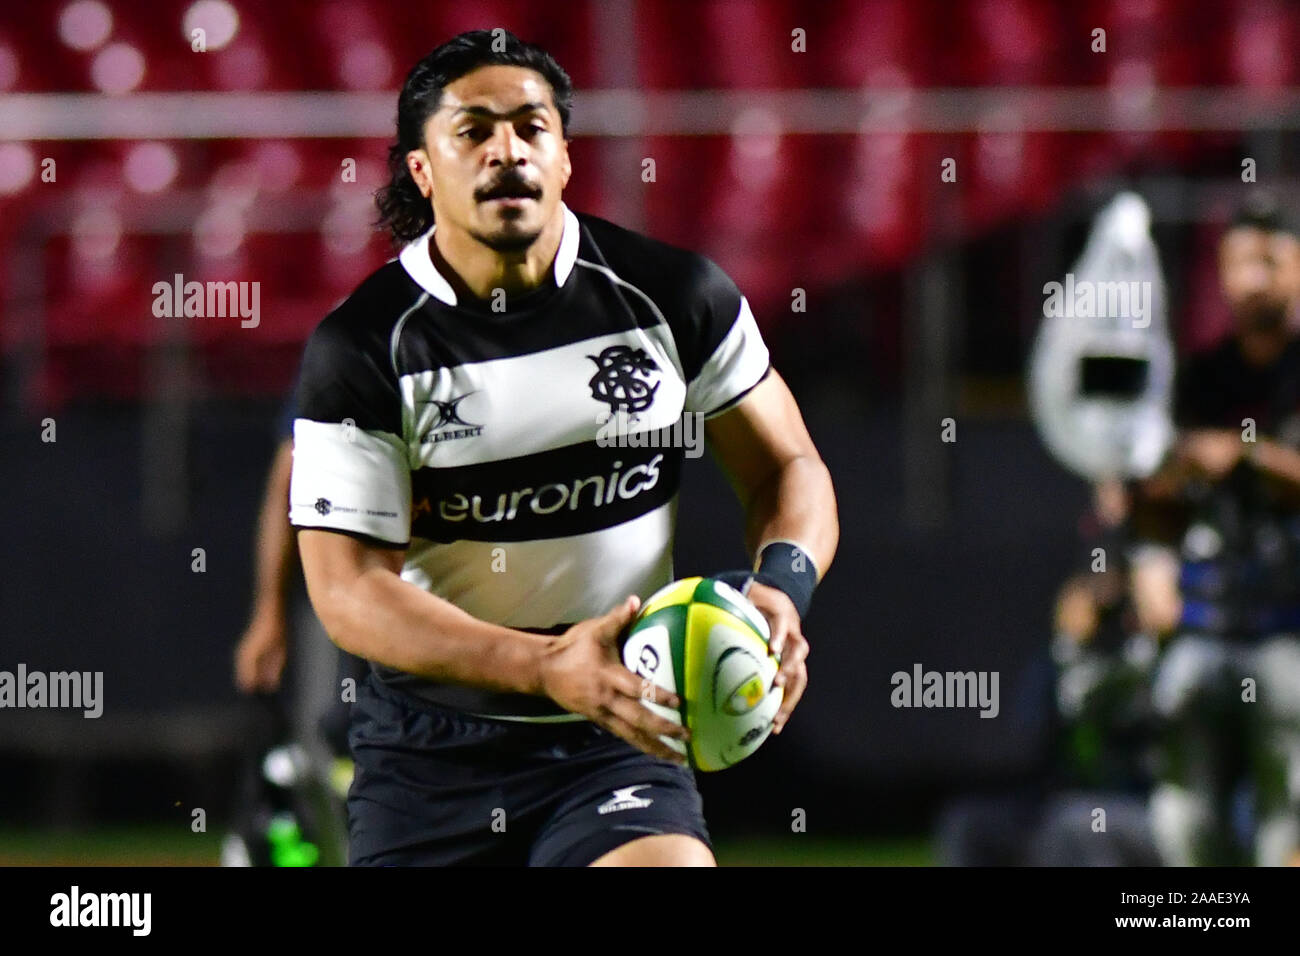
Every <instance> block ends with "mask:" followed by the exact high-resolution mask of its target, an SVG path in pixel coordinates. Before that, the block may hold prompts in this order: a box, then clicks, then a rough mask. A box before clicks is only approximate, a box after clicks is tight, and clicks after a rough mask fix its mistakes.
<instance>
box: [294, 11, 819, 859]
mask: <svg viewBox="0 0 1300 956" xmlns="http://www.w3.org/2000/svg"><path fill="white" fill-rule="evenodd" d="M571 99H572V87H571V83H570V81H569V78H568V76H567V75H566V74H565V72H564V71H563V70H562V69H561V68H560V66H559V65H558V64H557V63H556V62H555V61H554V59H553V58H552V57H551V56H550V55H549V54H547V53H546V52H545V51H543V50H542V49H540V48H538V47H536V46H533V45H531V44H527V43H524V42H521V41H520V40H519V39H517V38H516V37H514V36H513V35H510V34H508V33H506V32H505V31H501V30H497V31H493V32H487V31H475V32H471V33H466V34H462V35H460V36H457V37H455V38H454V39H452V40H450V41H449V42H447V43H446V44H444V45H443V46H441V47H439V48H438V49H436V50H434V51H433V52H432V53H430V54H429V55H428V56H427V57H425V58H424V59H423V60H421V61H420V62H419V63H418V64H416V66H415V67H414V68H413V69H412V71H411V72H410V74H409V75H408V77H407V79H406V82H405V84H404V86H403V89H402V91H401V94H400V98H399V101H398V115H397V142H396V144H395V145H394V146H393V147H392V148H391V149H390V154H389V166H390V171H391V173H392V181H391V183H390V184H389V185H388V186H387V187H386V188H385V189H384V190H381V192H380V194H379V196H378V205H379V209H380V212H381V216H382V221H383V222H384V223H385V224H386V226H387V227H388V229H389V230H390V231H391V233H392V235H393V237H394V239H395V240H397V241H399V242H404V243H405V246H404V247H403V248H402V250H401V252H400V254H399V255H398V257H397V258H396V259H394V260H392V261H390V262H389V263H388V264H386V265H385V266H383V267H381V268H380V269H379V270H377V271H376V272H375V273H373V274H372V275H371V276H370V277H369V278H367V279H366V280H365V281H364V282H363V283H362V284H361V285H360V286H359V287H358V288H357V289H356V291H355V292H354V293H353V294H352V295H351V296H350V297H349V298H348V299H347V300H346V301H344V302H343V303H342V304H341V305H340V306H339V307H338V308H336V309H335V310H334V311H333V312H331V313H330V314H329V315H328V316H327V317H326V318H325V319H324V321H323V322H322V323H321V324H320V326H319V327H318V328H317V329H316V331H315V332H314V333H313V335H312V336H311V339H310V341H309V342H308V344H307V347H306V350H305V353H304V360H303V370H302V376H301V380H300V386H299V395H298V403H299V409H300V411H299V415H300V417H299V418H298V419H297V420H296V422H295V428H294V461H293V472H292V481H291V488H290V496H289V497H290V520H291V521H292V523H293V524H294V525H295V526H296V527H297V528H298V540H299V548H300V551H301V555H302V564H303V570H304V573H305V576H306V581H307V585H308V590H309V594H310V596H311V599H312V602H313V604H314V606H315V608H316V611H317V613H318V614H319V616H320V618H321V621H322V622H323V623H324V625H325V628H326V630H327V632H328V633H329V635H330V637H331V639H332V640H333V641H334V642H335V643H336V644H337V645H338V646H339V647H341V648H343V649H344V650H347V651H349V652H351V653H353V654H356V655H358V656H360V657H363V658H365V659H367V660H369V661H370V662H371V664H372V673H371V676H370V678H369V679H368V680H367V682H366V683H365V684H364V686H363V687H362V688H361V689H360V691H359V694H358V700H357V701H356V703H355V704H354V706H353V709H352V714H353V717H352V725H351V729H350V737H349V742H350V744H351V747H352V751H353V756H354V760H355V764H356V774H355V777H354V781H353V785H352V788H351V791H350V793H349V798H348V810H349V840H350V862H351V863H352V864H353V865H430V864H474V863H488V864H493V863H495V864H499V863H519V864H529V865H592V864H594V865H705V866H708V865H714V863H715V861H714V857H713V853H712V846H711V843H710V841H709V835H708V830H707V828H706V826H705V822H704V819H703V815H702V807H701V801H700V797H699V793H698V791H697V790H696V787H695V781H694V777H693V775H692V773H691V771H690V770H689V769H687V768H686V767H684V766H682V765H681V762H680V758H679V757H678V755H677V753H676V752H675V751H674V750H673V749H671V748H670V747H668V746H667V745H666V744H665V743H664V742H663V741H661V740H660V739H659V737H660V735H664V736H668V737H676V738H678V739H684V738H685V737H686V731H685V730H684V729H683V728H679V727H677V726H676V725H674V724H673V723H671V722H669V721H666V720H663V719H661V718H659V717H658V716H656V715H654V714H653V713H652V712H651V711H650V710H649V709H648V708H646V707H645V706H643V704H642V699H641V698H642V682H641V681H640V679H638V678H637V677H635V676H634V675H633V674H632V673H631V671H629V670H628V669H627V668H625V667H624V666H623V665H622V663H621V661H620V659H619V655H618V651H617V639H618V637H619V635H620V633H621V632H623V631H624V630H625V628H626V627H627V626H628V625H629V623H630V622H631V621H632V620H633V619H634V617H635V615H636V613H637V610H638V608H639V606H640V601H641V599H642V598H643V597H645V596H648V595H649V594H650V593H652V592H653V591H655V590H656V589H658V588H660V587H662V586H663V585H665V584H668V583H669V582H671V581H672V580H673V579H674V575H673V568H672V536H673V526H674V519H675V516H676V505H677V491H678V486H679V479H680V471H681V463H682V459H683V458H684V454H683V449H682V448H680V447H678V448H671V447H669V448H665V447H655V446H651V447H632V443H631V442H624V443H622V444H621V445H619V444H612V443H610V442H607V441H600V440H599V435H600V430H601V429H602V428H603V427H605V426H606V425H607V424H608V422H609V419H610V417H611V416H618V417H619V420H620V421H625V422H626V423H627V425H628V426H629V428H630V429H631V430H633V431H648V430H658V429H662V428H665V427H668V426H670V425H671V424H672V423H674V422H677V421H678V420H679V419H680V418H681V416H682V415H683V414H684V413H685V414H699V415H701V416H703V418H704V422H705V433H706V438H707V440H708V442H709V444H710V446H711V447H712V449H713V452H714V454H715V457H716V458H717V460H718V461H719V463H720V464H721V466H722V468H723V470H724V471H725V472H726V473H727V475H728V477H729V479H730V480H731V482H732V484H733V486H734V488H735V490H736V492H737V494H738V497H739V498H740V501H741V503H742V506H743V508H744V510H745V514H746V519H747V524H746V528H747V534H746V538H747V540H746V545H747V548H748V550H749V552H750V554H751V557H752V558H753V565H752V567H753V571H752V572H749V571H747V572H745V573H744V577H745V582H744V583H745V586H746V587H747V588H748V590H747V593H748V596H749V598H750V600H751V601H752V602H753V603H754V604H755V606H757V607H758V608H759V610H760V611H761V612H762V613H763V614H764V615H765V616H766V618H767V619H768V621H769V622H770V624H771V626H772V646H773V649H774V650H775V651H777V652H779V654H780V655H781V669H780V673H779V676H778V678H777V680H778V682H779V683H781V684H782V685H783V687H784V691H785V700H784V704H783V706H782V708H781V710H780V712H779V713H778V715H777V717H776V719H775V722H774V732H775V733H780V731H781V729H782V727H783V726H784V725H785V723H786V722H787V721H788V720H789V718H790V714H791V712H792V711H793V709H794V707H795V706H796V705H797V704H798V702H799V699H800V697H801V696H802V694H803V692H804V688H805V686H806V683H807V669H806V666H805V658H806V657H807V655H808V642H807V640H806V639H805V637H804V635H803V633H802V625H801V620H802V617H803V615H804V614H806V612H807V609H808V606H809V602H810V600H811V597H812V591H813V588H814V586H815V585H816V584H817V583H818V581H819V580H820V578H821V576H822V575H823V574H824V573H825V571H826V569H827V568H828V567H829V565H830V563H831V559H832V557H833V555H834V552H835V548H836V545H837V542H838V519H837V515H836V504H835V498H834V491H833V488H832V484H831V479H830V475H829V473H828V471H827V469H826V467H825V465H824V464H823V463H822V461H821V458H820V456H819V455H818V453H817V450H816V448H815V447H814V445H813V443H812V441H811V439H810V438H809V435H808V431H807V429H806V428H805V426H804V423H803V420H802V417H801V415H800V413H799V410H798V408H797V406H796V404H795V402H794V399H793V397H792V396H791V394H790V391H789V390H788V388H787V387H786V386H785V384H784V383H783V381H782V379H781V378H780V376H778V375H777V373H776V372H775V371H774V370H773V369H772V367H771V363H770V360H769V356H768V351H767V348H766V347H765V345H764V343H763V341H762V338H761V336H760V334H759V330H758V326H757V325H756V323H755V320H754V316H753V314H752V312H751V311H750V308H749V305H748V303H747V301H746V300H745V298H744V297H743V296H742V295H741V293H740V292H739V290H738V289H737V288H736V286H735V284H734V283H733V282H732V281H731V279H730V278H729V277H728V276H727V275H726V274H725V273H724V272H723V271H722V270H721V269H720V268H719V267H718V266H717V265H715V264H714V263H713V262H712V261H710V260H709V259H707V258H705V257H703V256H701V255H698V254H695V253H692V252H689V251H686V250H682V249H678V248H674V247H672V246H669V245H666V244H664V243H661V242H657V241H654V240H652V239H649V238H647V237H645V236H642V235H639V234H637V233H635V232H631V231H629V230H626V229H623V228H620V227H619V226H616V225H614V224H612V223H609V222H606V221H604V220H601V219H599V218H596V217H594V216H589V215H584V214H581V213H577V212H574V211H572V210H570V209H569V208H568V207H567V206H566V205H565V204H564V202H563V201H562V198H561V194H562V192H563V190H564V188H565V186H566V184H567V183H568V181H569V176H570V173H571V168H572V167H571V164H570V160H569V153H568V141H567V139H566V131H567V128H568V123H569V115H570V107H571ZM654 693H655V696H654V698H653V699H654V700H655V701H656V702H658V703H660V704H667V705H673V704H674V699H673V698H672V697H671V696H670V695H668V694H666V693H664V692H663V691H662V690H660V689H658V688H655V689H654Z"/></svg>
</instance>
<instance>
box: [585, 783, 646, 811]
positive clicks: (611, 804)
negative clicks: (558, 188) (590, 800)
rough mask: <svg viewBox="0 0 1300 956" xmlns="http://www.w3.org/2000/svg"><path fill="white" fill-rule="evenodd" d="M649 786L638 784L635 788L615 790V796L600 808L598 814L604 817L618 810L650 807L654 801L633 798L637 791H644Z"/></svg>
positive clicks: (597, 809) (644, 798)
mask: <svg viewBox="0 0 1300 956" xmlns="http://www.w3.org/2000/svg"><path fill="white" fill-rule="evenodd" d="M648 786H650V784H648V783H638V784H636V785H635V786H631V787H622V788H620V789H618V790H615V791H614V796H613V797H611V798H610V799H608V800H606V801H605V802H604V803H602V804H601V805H600V806H598V807H597V808H596V812H597V813H599V814H602V815H603V814H606V813H614V812H615V811H617V810H640V809H641V808H642V807H648V806H650V804H652V803H654V801H653V800H652V799H650V798H649V797H634V796H632V794H634V793H636V791H638V790H644V789H645V788H646V787H648Z"/></svg>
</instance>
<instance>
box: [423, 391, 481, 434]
mask: <svg viewBox="0 0 1300 956" xmlns="http://www.w3.org/2000/svg"><path fill="white" fill-rule="evenodd" d="M473 394H474V393H473V392H466V393H465V394H464V395H457V396H456V397H455V398H453V399H451V400H450V401H447V402H441V401H439V400H438V399H436V398H430V399H426V400H425V401H423V402H420V404H421V405H432V406H434V407H435V408H436V409H437V410H438V415H437V418H435V419H434V420H433V424H431V425H430V426H429V428H428V430H427V431H425V433H424V437H423V438H422V439H420V443H421V444H422V445H434V444H437V443H438V442H440V441H450V440H453V439H456V438H473V437H474V436H476V435H481V434H483V426H482V425H477V424H475V423H474V422H467V421H465V419H463V418H462V417H461V415H460V408H459V406H460V403H461V402H463V401H465V399H467V398H469V397H470V396H471V395H473ZM454 425H460V426H461V427H460V428H452V426H454ZM440 428H449V429H451V430H450V431H443V432H440V431H438V429H440Z"/></svg>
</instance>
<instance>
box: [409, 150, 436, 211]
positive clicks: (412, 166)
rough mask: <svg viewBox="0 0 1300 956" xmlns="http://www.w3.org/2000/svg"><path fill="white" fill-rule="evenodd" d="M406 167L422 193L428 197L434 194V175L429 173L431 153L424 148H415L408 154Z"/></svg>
mask: <svg viewBox="0 0 1300 956" xmlns="http://www.w3.org/2000/svg"><path fill="white" fill-rule="evenodd" d="M406 169H407V172H409V173H410V174H411V179H412V180H414V181H415V188H416V189H418V190H420V195H421V196H423V197H424V198H425V199H428V198H429V197H430V196H432V195H433V177H432V176H431V175H430V174H429V154H428V153H426V152H425V151H424V150H422V149H413V150H411V151H410V152H409V153H407V154H406Z"/></svg>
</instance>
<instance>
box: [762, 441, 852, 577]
mask: <svg viewBox="0 0 1300 956" xmlns="http://www.w3.org/2000/svg"><path fill="white" fill-rule="evenodd" d="M745 518H746V521H745V546H746V548H747V549H748V550H749V554H750V556H751V558H756V557H757V551H758V546H759V545H760V544H762V543H763V542H765V541H769V540H771V539H773V538H782V539H785V540H788V541H794V542H797V543H798V544H800V545H801V546H802V547H803V548H805V549H806V551H807V553H808V557H809V558H811V559H812V563H813V564H814V565H815V566H816V568H817V574H818V579H819V580H820V578H821V576H823V575H825V573H826V571H827V569H828V568H829V567H830V566H831V561H832V560H834V558H835V549H836V547H837V546H838V544H839V537H840V525H839V516H838V513H837V508H836V502H835V488H834V486H833V484H832V482H831V475H830V472H829V471H828V470H827V468H826V465H825V464H824V463H823V462H822V461H821V459H819V458H816V457H813V456H810V455H808V456H800V457H797V458H792V459H790V460H789V461H787V462H786V463H785V464H784V465H783V466H782V467H781V468H779V469H778V470H777V471H776V472H775V473H774V474H773V475H772V477H771V478H770V479H769V480H768V481H766V482H764V483H763V484H762V485H761V486H759V488H758V489H756V490H755V492H754V494H753V495H752V496H751V497H750V499H749V500H748V501H747V502H746V503H745Z"/></svg>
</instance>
